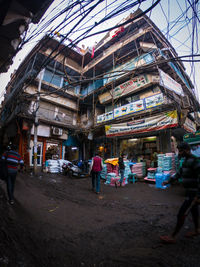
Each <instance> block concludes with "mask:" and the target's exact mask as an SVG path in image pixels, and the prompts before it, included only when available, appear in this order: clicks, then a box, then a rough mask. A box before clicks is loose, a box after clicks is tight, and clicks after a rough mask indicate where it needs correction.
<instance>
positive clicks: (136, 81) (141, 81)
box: [99, 75, 156, 104]
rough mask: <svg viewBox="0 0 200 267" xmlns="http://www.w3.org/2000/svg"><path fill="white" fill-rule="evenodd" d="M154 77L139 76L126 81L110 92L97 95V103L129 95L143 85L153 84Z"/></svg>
mask: <svg viewBox="0 0 200 267" xmlns="http://www.w3.org/2000/svg"><path fill="white" fill-rule="evenodd" d="M155 79H156V76H152V75H140V76H137V77H135V78H133V79H131V80H128V81H126V82H125V83H122V84H120V85H118V86H117V87H115V88H114V89H113V90H110V92H106V93H103V94H101V95H99V101H100V103H101V104H103V103H105V102H108V101H110V100H111V99H112V97H113V99H116V98H118V97H121V96H124V95H127V94H130V93H132V92H135V91H137V89H139V88H141V87H144V86H145V85H147V84H149V83H151V82H155V81H156V80H155Z"/></svg>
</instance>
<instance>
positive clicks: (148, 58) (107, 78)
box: [104, 53, 154, 85]
mask: <svg viewBox="0 0 200 267" xmlns="http://www.w3.org/2000/svg"><path fill="white" fill-rule="evenodd" d="M152 62H154V57H153V56H152V54H151V53H147V54H144V55H141V56H139V57H135V58H133V59H131V60H130V61H128V62H126V63H125V64H123V65H120V66H118V67H116V68H114V69H113V70H111V73H109V74H105V75H104V85H106V84H107V83H109V82H111V81H114V80H116V79H119V78H120V77H122V76H124V75H126V74H127V72H128V71H131V70H134V69H135V68H138V67H141V66H143V65H147V64H150V63H152Z"/></svg>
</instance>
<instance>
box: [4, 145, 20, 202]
mask: <svg viewBox="0 0 200 267" xmlns="http://www.w3.org/2000/svg"><path fill="white" fill-rule="evenodd" d="M16 149H17V147H16V146H15V145H11V146H10V147H8V150H7V151H6V152H5V153H4V154H3V155H2V160H4V161H5V164H6V168H7V178H6V184H7V194H8V201H9V203H10V204H11V205H13V204H14V188H15V181H16V176H17V171H18V164H20V166H21V168H22V167H23V166H24V161H23V159H22V157H21V156H20V155H19V153H18V152H17V151H16Z"/></svg>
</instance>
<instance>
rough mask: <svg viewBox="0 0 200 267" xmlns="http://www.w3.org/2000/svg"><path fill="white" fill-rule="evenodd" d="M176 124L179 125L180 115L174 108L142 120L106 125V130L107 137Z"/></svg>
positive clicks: (142, 131) (161, 128) (153, 129)
mask: <svg viewBox="0 0 200 267" xmlns="http://www.w3.org/2000/svg"><path fill="white" fill-rule="evenodd" d="M176 126H178V115H177V111H176V110H174V111H168V112H165V113H161V114H158V115H156V116H152V117H148V118H143V119H140V120H135V121H130V122H126V123H119V124H112V125H106V126H105V132H106V136H107V137H113V136H123V135H129V134H135V133H144V132H152V131H158V130H163V129H167V128H172V127H176Z"/></svg>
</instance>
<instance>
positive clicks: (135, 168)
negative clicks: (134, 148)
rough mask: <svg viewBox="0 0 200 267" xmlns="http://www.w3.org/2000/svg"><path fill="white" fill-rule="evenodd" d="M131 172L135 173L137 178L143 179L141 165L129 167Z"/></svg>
mask: <svg viewBox="0 0 200 267" xmlns="http://www.w3.org/2000/svg"><path fill="white" fill-rule="evenodd" d="M131 172H132V173H135V174H136V175H137V177H138V178H142V177H143V163H142V162H139V163H136V164H134V165H133V166H132V167H131Z"/></svg>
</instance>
